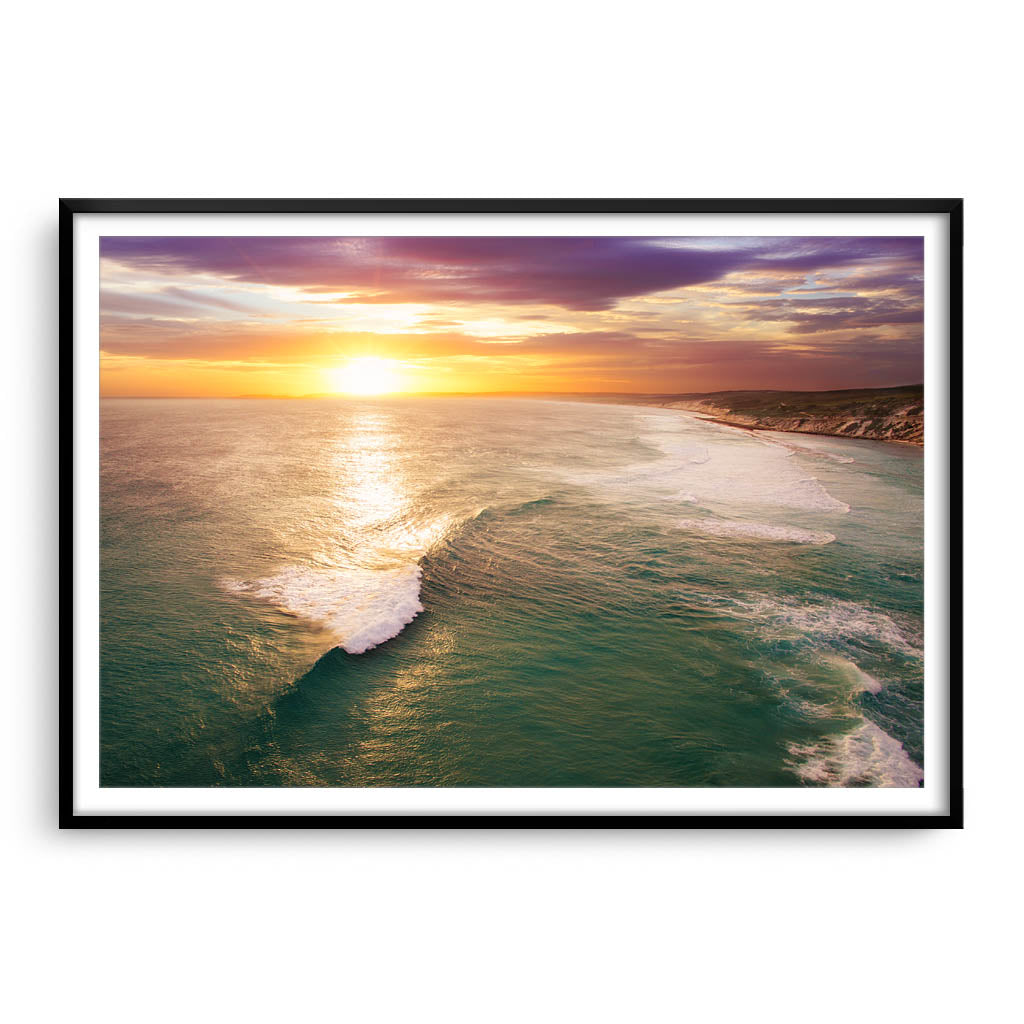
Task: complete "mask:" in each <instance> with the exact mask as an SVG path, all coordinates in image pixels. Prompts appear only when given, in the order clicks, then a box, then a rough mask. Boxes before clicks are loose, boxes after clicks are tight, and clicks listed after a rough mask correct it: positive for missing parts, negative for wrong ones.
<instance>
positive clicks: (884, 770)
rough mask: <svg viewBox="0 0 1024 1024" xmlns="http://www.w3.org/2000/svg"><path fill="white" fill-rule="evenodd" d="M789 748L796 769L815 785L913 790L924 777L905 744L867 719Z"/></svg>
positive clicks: (791, 745)
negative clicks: (835, 732)
mask: <svg viewBox="0 0 1024 1024" xmlns="http://www.w3.org/2000/svg"><path fill="white" fill-rule="evenodd" d="M788 751H789V755H790V758H791V760H790V761H789V765H790V767H791V768H792V769H793V771H794V772H795V773H796V774H797V775H798V776H800V778H801V779H803V780H804V781H805V782H809V783H812V784H814V785H819V786H879V787H889V788H902V789H913V788H916V787H917V786H920V785H921V782H922V780H923V779H924V772H923V771H922V770H921V768H920V767H919V766H918V765H916V764H915V763H914V762H913V761H912V760H911V759H910V756H909V755H908V754H907V752H906V751H905V750H904V749H903V744H902V743H900V742H899V740H895V739H893V738H892V736H890V735H889V734H888V733H887V732H884V731H883V730H882V729H880V728H879V727H878V726H877V725H875V723H874V722H870V721H868V720H867V719H866V718H865V719H863V720H862V721H861V723H860V724H859V725H857V726H856V727H855V728H853V729H851V730H850V731H849V732H845V733H842V734H841V735H838V736H831V737H829V738H828V739H826V740H824V741H822V742H821V743H813V744H797V743H790V744H789V746H788Z"/></svg>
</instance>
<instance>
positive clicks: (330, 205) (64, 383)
mask: <svg viewBox="0 0 1024 1024" xmlns="http://www.w3.org/2000/svg"><path fill="white" fill-rule="evenodd" d="M963 210H964V204H963V200H962V199H209V198H207V199H83V198H76V199H61V200H59V229H60V264H59V266H60V285H59V302H60V338H59V353H60V380H59V416H60V427H59V437H60V451H59V457H60V470H59V486H60V493H61V498H60V537H59V557H60V559H61V564H62V566H63V565H65V564H68V565H73V554H74V552H73V544H74V541H73V522H74V517H75V503H74V494H73V483H74V464H73V457H74V455H73V437H74V426H73V424H74V414H75V406H74V388H73V373H74V371H73V353H74V345H75V336H74V251H73V242H74V220H75V217H76V215H78V214H168V215H174V214H200V213H214V214H232V213H234V214H275V213H277V214H298V213H312V214H315V213H321V214H386V213H401V214H417V213H421V214H431V213H433V214H438V213H445V214H459V213H466V214H564V213H579V214H587V213H589V214H613V213H622V214H802V213H803V214H864V215H877V214H939V215H943V216H945V217H947V218H948V238H949V281H948V303H949V308H948V317H949V350H948V357H949V366H948V380H949V396H950V407H949V420H948V422H949V438H948V441H949V445H948V451H949V467H948V471H949V476H948V479H949V583H950V591H949V635H948V638H947V641H948V664H949V736H948V745H949V746H948V749H949V792H948V800H947V811H946V813H944V814H903V813H899V814H856V815H840V814H828V815H824V814H806V815H805V814H799V815H794V814H754V815H745V814H731V813H723V814H686V813H684V814H665V813H657V814H643V813H637V814H628V815H623V814H608V815H595V814H589V813H587V814H578V815H577V814H562V813H557V814H525V815H520V814H516V815H509V814H504V813H495V814H473V815H452V814H444V815H437V814H423V815H389V814H379V815H378V814H374V815H342V814H332V815H320V814H317V815H282V814H265V815H264V814H259V815H250V814H232V815H200V814H182V815H177V814H175V815H159V814H144V815H137V814H131V815H129V814H125V815H115V814H78V813H76V811H75V808H74V686H75V680H74V677H73V671H72V667H71V666H72V664H73V660H74V659H73V645H74V632H75V625H74V621H75V607H74V596H73V587H74V580H73V576H72V572H73V570H71V569H62V576H61V587H60V608H59V612H60V630H59V636H60V641H59V642H60V652H59V664H60V674H59V738H58V747H59V795H58V819H59V827H60V828H62V829H64V828H73V829H78V828H175V829H193V828H246V829H249V828H275V829H277V828H395V827H407V826H410V825H421V826H428V827H432V828H452V827H458V828H530V829H538V828H591V829H592V828H631V829H635V828H730V829H731V828H755V827H767V828H812V827H813V828H851V827H855V828H962V827H963V824H964V798H963Z"/></svg>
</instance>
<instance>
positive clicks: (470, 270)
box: [100, 236, 922, 310]
mask: <svg viewBox="0 0 1024 1024" xmlns="http://www.w3.org/2000/svg"><path fill="white" fill-rule="evenodd" d="M921 252H922V242H921V239H919V238H896V237H884V238H865V237H859V236H858V237H848V238H846V237H844V238H790V237H784V238H771V237H767V238H766V237H758V238H734V239H720V238H719V239H706V238H680V239H670V238H631V237H564V238H563V237H523V238H514V237H504V238H503V237H493V236H487V237H479V238H474V237H419V238H417V237H413V238H386V237H376V238H318V237H302V238H277V237H244V236H238V237H206V236H204V237H128V236H123V237H120V236H119V237H106V238H103V239H101V242H100V253H101V255H102V256H103V257H104V258H105V259H109V260H112V261H115V262H117V263H121V264H125V265H128V266H130V267H134V268H136V269H139V270H146V271H149V272H151V273H154V274H158V275H169V276H172V275H180V274H182V273H189V274H208V275H212V276H214V277H218V278H226V279H228V280H234V281H240V282H247V283H262V284H267V285H287V286H291V287H295V288H299V289H301V290H303V291H306V292H309V293H310V294H311V297H312V296H315V295H316V294H317V293H325V292H349V293H354V295H353V297H352V299H351V301H359V302H371V303H402V302H416V303H444V302H449V303H499V304H501V303H504V304H513V305H553V306H560V307H562V308H564V309H570V310H607V309H611V308H612V307H614V306H615V304H616V303H617V302H619V301H621V300H623V299H628V298H636V297H639V296H643V295H650V294H654V293H657V292H663V291H668V290H671V289H676V288H684V287H687V286H689V285H697V284H707V283H709V282H712V281H717V280H719V279H721V278H722V277H724V276H725V275H727V274H729V273H731V272H734V271H739V270H754V271H758V272H768V273H770V272H786V273H793V272H800V273H814V272H817V271H823V270H829V269H836V268H842V267H846V266H855V265H856V266H861V265H865V264H867V265H871V264H879V266H880V268H881V266H883V265H884V266H886V267H887V268H888V269H889V270H890V271H891V269H892V268H891V264H893V263H897V264H909V266H908V269H907V276H906V280H907V283H908V284H909V283H910V282H911V280H912V279H913V274H914V273H915V271H914V268H915V267H916V268H917V270H916V273H919V272H920V261H921Z"/></svg>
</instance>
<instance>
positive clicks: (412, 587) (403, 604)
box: [223, 565, 423, 654]
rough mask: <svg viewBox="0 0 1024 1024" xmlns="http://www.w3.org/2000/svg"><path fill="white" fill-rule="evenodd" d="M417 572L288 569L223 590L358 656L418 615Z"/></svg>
mask: <svg viewBox="0 0 1024 1024" xmlns="http://www.w3.org/2000/svg"><path fill="white" fill-rule="evenodd" d="M420 576H421V573H420V568H419V566H418V565H404V566H399V567H397V568H392V569H358V568H349V569H329V568H313V567H310V568H304V567H299V566H292V567H290V568H288V569H284V570H282V571H281V572H279V573H277V574H276V575H274V576H271V577H269V578H267V579H263V580H254V581H252V582H240V581H237V580H225V581H223V586H224V588H225V589H226V590H229V591H231V592H233V593H237V594H245V595H248V596H251V597H254V598H257V599H258V600H261V601H266V602H267V603H269V604H272V605H274V606H275V607H277V608H279V609H281V610H282V611H284V612H286V613H288V614H289V615H298V616H300V617H301V618H304V619H307V620H308V621H310V622H313V623H315V624H316V625H318V626H320V627H321V628H323V629H325V630H326V631H327V632H329V633H330V634H331V635H332V637H333V638H334V640H335V646H338V647H341V648H342V649H343V650H345V651H347V652H348V653H349V654H363V653H364V652H366V651H369V650H371V649H372V648H374V647H377V646H378V645H380V644H382V643H384V642H385V641H386V640H390V639H391V638H392V637H395V636H398V634H399V633H401V632H402V630H403V629H404V628H405V627H406V626H407V625H408V624H409V623H410V622H412V620H413V619H414V618H416V616H417V615H419V613H420V612H422V611H423V605H422V604H420Z"/></svg>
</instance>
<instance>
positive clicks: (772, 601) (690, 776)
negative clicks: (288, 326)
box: [100, 397, 924, 787]
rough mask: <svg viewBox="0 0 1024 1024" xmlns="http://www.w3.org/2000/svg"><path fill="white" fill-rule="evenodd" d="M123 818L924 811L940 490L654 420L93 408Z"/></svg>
mask: <svg viewBox="0 0 1024 1024" xmlns="http://www.w3.org/2000/svg"><path fill="white" fill-rule="evenodd" d="M100 497H101V515H100V531H101V551H100V566H101V571H100V618H101V622H100V719H101V722H100V751H101V756H100V776H101V784H102V785H104V786H203V787H205V786H345V787H352V786H358V787H363V786H643V787H668V786H673V787H679V786H687V787H689V786H699V787H708V786H715V787H719V786H736V787H750V786H757V787H765V786H901V787H914V786H918V785H920V784H921V781H922V779H923V774H924V750H923V738H922V726H923V518H924V517H923V458H922V452H921V450H920V449H918V448H913V447H910V446H905V445H898V444H889V443H883V442H875V441H859V440H848V439H840V438H833V437H818V436H811V435H800V434H781V433H770V432H756V433H755V432H749V431H744V430H739V429H736V428H733V427H728V426H724V425H721V424H717V423H713V422H710V421H707V420H703V419H701V418H699V417H697V416H695V415H693V414H690V413H686V412H682V411H679V410H673V409H660V408H656V407H649V406H639V405H637V406H631V405H614V404H596V403H586V402H569V401H546V400H534V399H502V398H469V397H465V398H441V397H429V398H427V397H424V398H415V397H401V398H392V397H388V398H336V399H323V400H319V399H297V400H273V399H268V400H257V399H237V400H233V399H225V400H220V399H216V400H213V399H211V400H204V399H181V400H177V399H166V400H165V399H148V400H143V399H140V400H133V399H105V400H103V401H102V402H101V487H100Z"/></svg>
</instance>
